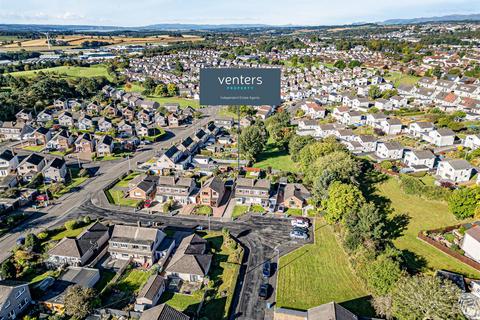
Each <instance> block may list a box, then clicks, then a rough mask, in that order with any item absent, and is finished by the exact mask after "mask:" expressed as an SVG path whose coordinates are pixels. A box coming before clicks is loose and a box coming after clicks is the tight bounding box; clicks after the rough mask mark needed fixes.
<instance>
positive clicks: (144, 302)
mask: <svg viewBox="0 0 480 320" xmlns="http://www.w3.org/2000/svg"><path fill="white" fill-rule="evenodd" d="M163 292H165V278H164V277H162V276H161V275H159V274H152V275H151V276H150V277H149V278H148V280H147V282H146V283H145V285H144V286H143V287H142V290H140V292H139V293H138V296H137V299H136V300H135V311H144V310H146V309H150V308H151V307H153V306H156V305H157V303H158V301H159V300H160V297H161V295H162V293H163Z"/></svg>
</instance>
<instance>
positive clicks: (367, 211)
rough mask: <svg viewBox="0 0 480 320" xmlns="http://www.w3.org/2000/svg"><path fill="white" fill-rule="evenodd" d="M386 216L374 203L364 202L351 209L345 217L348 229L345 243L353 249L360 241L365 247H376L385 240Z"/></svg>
mask: <svg viewBox="0 0 480 320" xmlns="http://www.w3.org/2000/svg"><path fill="white" fill-rule="evenodd" d="M386 222H387V216H386V214H385V212H383V211H382V210H379V209H378V208H377V207H376V206H375V204H374V203H371V202H370V203H366V204H364V205H363V206H362V207H361V208H360V210H358V211H351V212H350V214H349V215H348V216H346V218H345V225H346V227H347V229H348V233H347V236H346V237H347V240H346V243H347V244H350V249H352V250H354V249H356V247H357V246H358V245H359V244H360V243H362V244H363V245H364V246H366V247H372V249H378V248H379V247H381V245H382V244H383V243H384V242H385V241H387V240H388V239H387V238H386V235H387V232H386Z"/></svg>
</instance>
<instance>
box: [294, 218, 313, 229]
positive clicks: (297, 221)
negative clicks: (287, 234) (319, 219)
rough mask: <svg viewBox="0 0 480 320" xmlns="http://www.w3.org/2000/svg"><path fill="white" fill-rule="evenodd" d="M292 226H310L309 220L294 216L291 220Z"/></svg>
mask: <svg viewBox="0 0 480 320" xmlns="http://www.w3.org/2000/svg"><path fill="white" fill-rule="evenodd" d="M291 224H292V226H293V227H300V228H308V227H310V221H309V220H308V219H303V218H295V219H293V220H292V221H291Z"/></svg>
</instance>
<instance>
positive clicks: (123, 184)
mask: <svg viewBox="0 0 480 320" xmlns="http://www.w3.org/2000/svg"><path fill="white" fill-rule="evenodd" d="M139 174H140V172H132V173H130V174H129V175H127V176H126V177H125V178H123V179H122V180H120V181H119V182H117V184H116V185H115V187H123V188H126V187H128V183H129V182H130V181H132V180H133V178H135V177H136V176H138V175H139Z"/></svg>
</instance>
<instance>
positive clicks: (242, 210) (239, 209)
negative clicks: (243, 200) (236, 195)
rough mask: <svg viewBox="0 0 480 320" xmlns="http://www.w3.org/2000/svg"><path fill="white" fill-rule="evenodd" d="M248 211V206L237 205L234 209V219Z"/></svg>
mask: <svg viewBox="0 0 480 320" xmlns="http://www.w3.org/2000/svg"><path fill="white" fill-rule="evenodd" d="M247 211H248V206H242V205H236V206H235V207H233V212H232V218H238V217H240V216H242V215H244V214H245V213H247Z"/></svg>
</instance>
